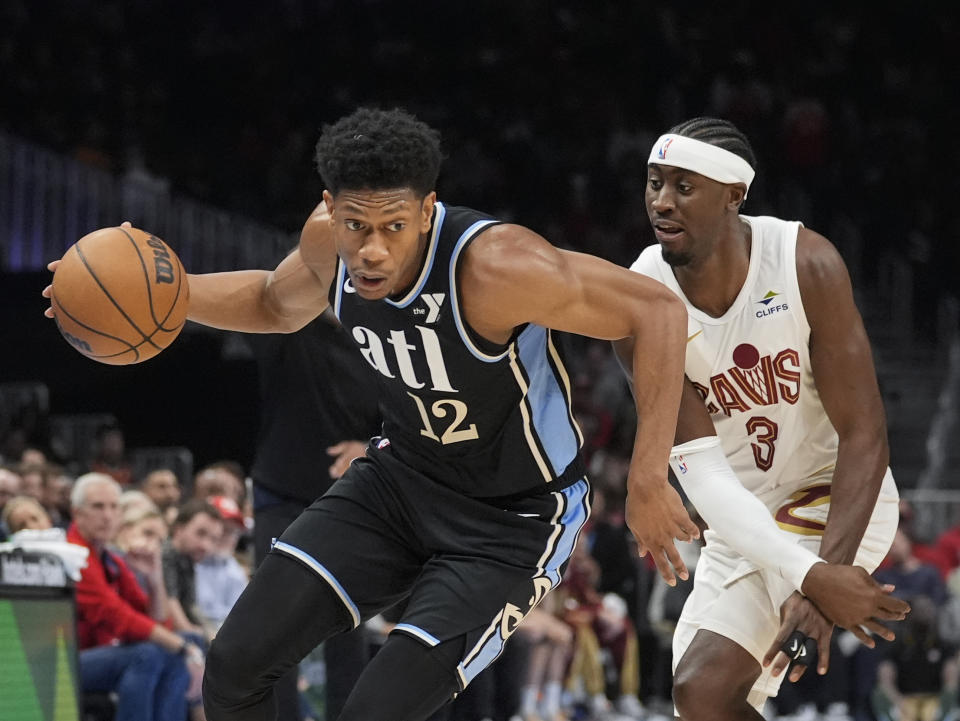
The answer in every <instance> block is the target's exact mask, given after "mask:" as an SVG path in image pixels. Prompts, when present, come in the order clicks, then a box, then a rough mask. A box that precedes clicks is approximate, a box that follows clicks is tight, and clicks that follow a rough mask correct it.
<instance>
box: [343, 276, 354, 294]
mask: <svg viewBox="0 0 960 721" xmlns="http://www.w3.org/2000/svg"><path fill="white" fill-rule="evenodd" d="M343 290H344V292H346V293H356V292H357V289H356V288H354V287H353V283H351V282H350V279H349V278H347V279H346V280H345V281H343Z"/></svg>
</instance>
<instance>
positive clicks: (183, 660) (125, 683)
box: [67, 473, 203, 721]
mask: <svg viewBox="0 0 960 721" xmlns="http://www.w3.org/2000/svg"><path fill="white" fill-rule="evenodd" d="M119 500H120V486H119V485H118V484H117V483H116V481H114V480H113V479H112V478H111V477H110V476H107V475H104V474H100V473H88V474H85V475H83V476H81V477H80V478H78V479H77V482H76V483H75V484H74V487H73V491H72V493H71V503H72V506H73V518H74V520H73V523H72V524H71V526H70V528H69V530H68V531H67V538H68V540H69V541H70V542H71V543H76V544H78V545H80V546H84V547H85V548H87V549H89V551H90V555H89V557H88V559H87V566H86V568H84V569H83V571H82V573H81V578H80V581H79V582H78V583H77V586H76V598H77V638H78V643H79V646H80V648H81V649H82V650H81V652H80V680H81V689H82V690H83V691H85V692H115V693H116V694H117V707H116V714H115V717H114V721H183V720H184V718H185V717H186V713H187V700H186V695H187V692H188V691H189V690H191V689H197V688H199V682H200V678H201V677H200V674H201V673H202V658H203V657H202V653H201V652H200V650H199V649H198V648H197V647H196V646H194V645H193V644H190V643H189V642H187V641H185V640H184V639H183V638H182V637H180V636H179V635H177V634H175V633H173V632H172V631H170V630H169V629H167V628H166V627H165V626H164V625H163V621H164V619H165V618H166V607H165V606H164V605H163V604H162V603H161V602H160V601H162V599H160V598H159V597H157V596H152V597H151V596H150V595H148V594H147V593H145V592H144V591H143V589H142V588H141V587H140V585H139V583H138V582H137V580H136V578H135V577H134V575H133V572H132V571H131V570H130V567H129V566H127V564H126V562H125V561H124V560H123V559H122V558H120V557H119V556H117V555H116V554H115V553H113V552H112V551H111V550H110V549H109V544H110V543H111V542H112V541H113V540H114V537H115V535H116V531H117V528H118V526H119V523H120V515H119ZM146 562H147V563H148V564H151V567H150V568H149V573H150V575H152V576H153V577H156V573H157V571H156V568H157V566H158V565H159V563H160V557H159V554H155V555H154V556H152V557H151V558H149V559H146Z"/></svg>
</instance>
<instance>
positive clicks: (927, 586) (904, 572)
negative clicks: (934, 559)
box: [874, 528, 947, 608]
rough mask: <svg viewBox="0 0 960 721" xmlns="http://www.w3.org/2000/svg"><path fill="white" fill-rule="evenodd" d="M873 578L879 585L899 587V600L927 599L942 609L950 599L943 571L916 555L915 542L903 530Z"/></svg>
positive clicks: (898, 533) (895, 537)
mask: <svg viewBox="0 0 960 721" xmlns="http://www.w3.org/2000/svg"><path fill="white" fill-rule="evenodd" d="M874 576H875V577H876V579H877V581H879V582H880V583H890V584H893V585H894V586H896V589H895V590H894V591H893V595H895V596H898V597H899V598H905V599H912V598H916V597H918V596H926V597H927V598H929V599H930V600H931V601H933V603H934V605H935V606H936V607H938V608H939V607H940V606H941V605H942V604H943V602H944V601H945V600H946V597H947V588H946V584H945V583H944V581H943V578H942V577H941V576H940V572H939V571H938V570H937V568H936V566H934V565H932V564H930V563H927V562H925V561H922V560H920V559H919V558H918V557H917V556H916V555H915V554H914V553H913V542H912V541H911V540H910V537H909V536H908V535H907V533H906V532H905V531H904V530H903V529H902V528H901V529H898V530H897V533H896V535H895V536H894V538H893V544H892V545H891V546H890V551H889V553H887V557H886V559H884V562H883V563H882V564H881V565H880V568H878V569H877V571H876V573H875V574H874Z"/></svg>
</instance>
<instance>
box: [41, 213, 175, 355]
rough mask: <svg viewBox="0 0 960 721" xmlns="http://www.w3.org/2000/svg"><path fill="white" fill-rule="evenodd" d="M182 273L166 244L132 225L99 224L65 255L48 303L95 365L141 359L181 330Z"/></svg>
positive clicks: (71, 339) (59, 323) (63, 328)
mask: <svg viewBox="0 0 960 721" xmlns="http://www.w3.org/2000/svg"><path fill="white" fill-rule="evenodd" d="M189 297H190V290H189V285H188V283H187V274H186V271H185V270H184V269H183V264H182V263H181V262H180V259H179V258H178V257H177V254H176V253H174V252H173V250H171V249H170V246H168V245H167V244H166V243H164V242H163V241H162V240H160V239H159V238H157V237H156V236H153V235H151V234H150V233H147V232H145V231H142V230H138V229H136V228H103V229H101V230H96V231H94V232H92V233H90V234H88V235H85V236H84V237H82V238H81V239H80V240H78V241H77V242H76V243H74V244H73V245H72V246H71V247H70V249H69V250H67V252H66V253H65V254H64V256H63V259H62V260H61V262H60V265H59V266H57V269H56V271H55V272H54V274H53V290H52V293H51V298H50V300H51V305H52V308H53V312H54V318H55V319H56V322H57V327H58V328H59V329H60V333H61V334H62V335H63V337H64V338H66V340H67V342H68V343H70V345H72V346H73V347H74V348H75V349H76V350H77V351H79V352H80V353H82V354H83V355H85V356H87V358H92V359H93V360H95V361H99V362H100V363H109V364H111V365H129V364H131V363H141V362H143V361H145V360H148V359H149V358H152V357H153V356H155V355H157V353H159V352H160V351H162V350H163V349H164V348H166V347H167V346H169V345H170V344H171V343H172V342H173V341H174V339H175V338H176V337H177V335H179V333H180V331H181V330H183V326H184V323H185V322H186V319H187V304H188V300H189Z"/></svg>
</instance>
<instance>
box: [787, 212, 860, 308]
mask: <svg viewBox="0 0 960 721" xmlns="http://www.w3.org/2000/svg"><path fill="white" fill-rule="evenodd" d="M797 281H798V283H799V284H800V292H801V294H802V295H803V297H804V299H805V300H806V299H808V298H809V297H810V294H811V293H823V292H828V291H830V290H831V289H834V288H836V287H837V285H838V284H842V285H847V284H849V282H850V280H849V275H848V274H847V266H846V264H845V263H844V262H843V257H842V256H841V255H840V252H839V251H838V250H837V248H836V246H835V245H834V244H833V243H831V242H830V240H829V239H827V238H826V237H825V236H823V235H821V234H820V233H817V232H816V231H813V230H810V229H809V228H805V227H801V228H800V229H799V230H798V231H797Z"/></svg>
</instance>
